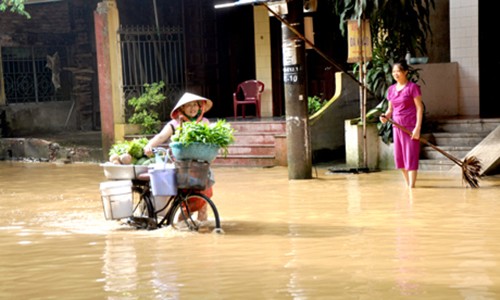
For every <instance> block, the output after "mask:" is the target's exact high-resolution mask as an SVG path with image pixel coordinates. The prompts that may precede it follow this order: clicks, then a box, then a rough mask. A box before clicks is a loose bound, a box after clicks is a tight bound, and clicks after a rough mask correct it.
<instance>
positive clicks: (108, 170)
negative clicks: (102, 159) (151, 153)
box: [100, 163, 148, 180]
mask: <svg viewBox="0 0 500 300" xmlns="http://www.w3.org/2000/svg"><path fill="white" fill-rule="evenodd" d="M100 166H101V167H103V168H104V176H106V178H108V179H114V180H120V179H135V178H137V176H139V175H140V174H142V173H146V172H147V171H148V166H143V165H116V164H113V163H105V164H101V165H100Z"/></svg>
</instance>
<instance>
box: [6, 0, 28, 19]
mask: <svg viewBox="0 0 500 300" xmlns="http://www.w3.org/2000/svg"><path fill="white" fill-rule="evenodd" d="M25 2H26V1H25V0H0V11H3V12H4V11H7V10H8V11H10V12H12V13H17V14H20V15H22V16H25V17H26V18H28V19H30V18H31V16H30V14H29V13H28V12H27V11H26V10H25V8H24V3H25Z"/></svg>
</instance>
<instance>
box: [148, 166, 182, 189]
mask: <svg viewBox="0 0 500 300" xmlns="http://www.w3.org/2000/svg"><path fill="white" fill-rule="evenodd" d="M148 172H149V178H150V180H151V189H152V191H153V196H174V195H177V181H176V178H175V172H176V170H175V166H173V165H172V164H165V166H164V167H163V168H154V169H150V170H149V171H148Z"/></svg>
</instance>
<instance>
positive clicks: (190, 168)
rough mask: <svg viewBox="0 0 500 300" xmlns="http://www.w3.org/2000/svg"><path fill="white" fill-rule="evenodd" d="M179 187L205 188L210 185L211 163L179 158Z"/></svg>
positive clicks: (177, 165)
mask: <svg viewBox="0 0 500 300" xmlns="http://www.w3.org/2000/svg"><path fill="white" fill-rule="evenodd" d="M175 168H176V169H177V173H176V177H177V187H178V188H180V189H196V190H204V189H205V188H206V187H207V185H208V179H209V177H208V171H209V168H210V164H209V163H207V162H205V161H196V160H177V161H175Z"/></svg>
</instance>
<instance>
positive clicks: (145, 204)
mask: <svg viewBox="0 0 500 300" xmlns="http://www.w3.org/2000/svg"><path fill="white" fill-rule="evenodd" d="M132 190H133V202H134V206H133V209H134V210H133V215H132V216H131V217H130V218H129V219H128V223H129V224H130V225H132V226H134V227H136V228H138V229H148V230H149V229H156V228H158V222H157V220H156V214H155V210H154V204H153V201H154V199H153V195H152V194H151V192H150V189H149V187H148V185H147V184H142V185H140V184H134V187H133V189H132Z"/></svg>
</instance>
